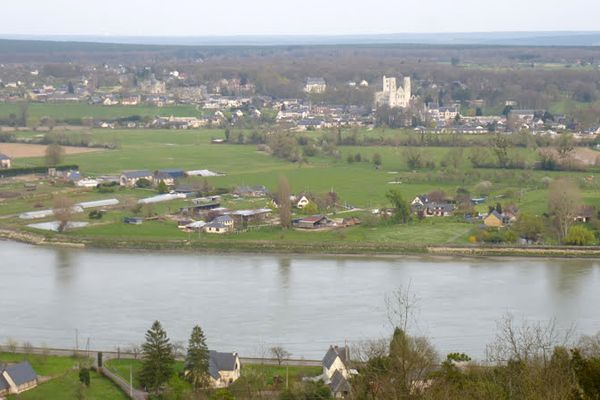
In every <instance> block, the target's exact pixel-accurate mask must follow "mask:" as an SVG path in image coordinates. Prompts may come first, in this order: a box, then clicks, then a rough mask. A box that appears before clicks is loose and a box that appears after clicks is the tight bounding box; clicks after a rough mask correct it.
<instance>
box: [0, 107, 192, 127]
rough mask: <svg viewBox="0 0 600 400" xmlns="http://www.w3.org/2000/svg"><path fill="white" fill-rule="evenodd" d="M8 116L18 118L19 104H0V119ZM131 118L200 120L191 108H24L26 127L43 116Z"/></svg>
mask: <svg viewBox="0 0 600 400" xmlns="http://www.w3.org/2000/svg"><path fill="white" fill-rule="evenodd" d="M10 114H16V115H19V105H18V104H14V103H0V116H2V117H7V116H8V115H10ZM134 115H139V116H141V117H155V116H162V117H168V116H171V115H173V116H175V117H200V116H202V111H201V110H200V111H198V110H197V109H196V106H194V105H176V106H175V105H174V106H164V107H154V106H147V105H140V106H122V105H115V106H103V105H91V104H87V103H31V104H29V108H28V121H27V122H28V124H29V125H35V124H37V123H39V121H40V120H41V119H42V118H43V117H50V118H53V119H55V120H64V119H69V118H71V119H73V118H95V119H102V118H106V119H115V118H124V117H130V116H134Z"/></svg>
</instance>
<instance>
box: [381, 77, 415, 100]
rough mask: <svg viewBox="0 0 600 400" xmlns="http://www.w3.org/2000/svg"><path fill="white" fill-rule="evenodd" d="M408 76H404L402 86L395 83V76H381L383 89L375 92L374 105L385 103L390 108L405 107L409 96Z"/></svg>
mask: <svg viewBox="0 0 600 400" xmlns="http://www.w3.org/2000/svg"><path fill="white" fill-rule="evenodd" d="M411 90H412V89H411V84H410V77H408V76H407V77H404V86H403V87H398V86H397V85H396V78H387V77H385V76H384V77H383V91H382V92H377V93H375V106H376V107H380V106H384V105H387V106H389V107H390V108H397V107H399V108H406V107H408V105H409V103H410V98H411V95H412V94H411Z"/></svg>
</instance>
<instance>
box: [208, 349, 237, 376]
mask: <svg viewBox="0 0 600 400" xmlns="http://www.w3.org/2000/svg"><path fill="white" fill-rule="evenodd" d="M236 358H237V357H236V354H235V353H221V352H218V351H214V350H211V351H210V352H209V359H208V372H209V374H210V376H212V377H213V378H214V379H219V377H220V375H219V371H233V370H234V369H235V361H236Z"/></svg>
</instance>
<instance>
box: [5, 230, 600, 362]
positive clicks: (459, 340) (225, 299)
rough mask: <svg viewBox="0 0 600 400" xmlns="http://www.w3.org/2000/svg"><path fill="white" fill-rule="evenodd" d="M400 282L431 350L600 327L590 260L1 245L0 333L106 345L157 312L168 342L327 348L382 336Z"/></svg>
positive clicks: (140, 332)
mask: <svg viewBox="0 0 600 400" xmlns="http://www.w3.org/2000/svg"><path fill="white" fill-rule="evenodd" d="M407 286H410V291H411V292H412V294H414V295H415V296H416V297H417V299H418V301H417V309H416V318H415V322H414V323H413V324H412V328H411V329H412V332H413V333H418V334H420V335H426V336H428V337H429V338H430V339H431V341H432V342H433V343H434V345H435V346H436V347H437V349H438V351H439V352H440V353H441V354H445V353H447V352H451V351H460V352H465V353H468V354H470V355H472V356H474V357H477V358H482V357H483V356H484V352H485V346H486V344H488V343H490V342H491V341H492V340H493V338H494V334H495V332H496V322H497V321H498V320H499V319H500V318H501V317H502V316H503V315H506V314H507V313H512V314H513V315H514V316H515V319H516V321H517V322H519V321H522V320H524V319H527V320H529V321H548V320H550V319H552V318H556V320H557V322H558V325H559V326H561V327H562V328H564V327H567V326H570V325H572V324H574V326H575V329H576V331H577V333H579V334H582V333H584V334H592V333H596V332H598V331H600V262H598V261H595V260H545V259H544V260H542V259H466V258H429V257H398V258H374V257H365V258H356V257H322V256H295V255H294V256H285V255H217V254H191V253H157V252H115V251H110V250H72V249H55V248H46V247H35V246H30V245H24V244H19V243H13V242H3V241H0V343H5V342H6V341H7V340H8V339H9V338H13V339H16V340H18V341H19V342H23V341H29V342H31V343H33V344H34V345H36V346H37V345H42V344H46V345H48V346H52V347H59V346H62V347H67V348H72V347H74V346H75V343H76V341H78V342H79V347H80V348H83V347H84V346H85V345H86V343H87V342H88V340H89V346H90V348H92V349H105V350H112V349H115V348H116V347H117V346H119V347H121V348H126V347H130V346H131V345H133V344H140V343H142V342H143V340H144V333H145V331H146V330H147V329H148V328H149V327H150V325H151V324H152V322H153V321H154V320H156V319H158V320H160V321H161V322H162V323H163V326H164V327H165V329H166V330H167V333H168V334H169V336H170V337H171V339H172V340H174V341H178V342H179V341H180V342H186V341H187V338H188V336H189V333H190V331H191V328H192V326H193V325H195V324H200V325H201V326H202V328H203V329H204V331H205V333H206V335H207V338H208V344H209V347H211V348H214V349H217V350H222V351H239V352H240V353H241V354H242V355H244V356H263V355H265V353H266V351H267V349H268V348H269V347H271V346H273V345H281V346H283V347H284V348H286V349H287V350H289V351H290V352H291V353H292V355H293V356H294V357H298V358H300V357H305V358H309V359H315V358H316V359H319V358H321V357H322V356H323V354H324V352H325V351H326V350H327V348H328V346H329V345H330V344H336V343H337V344H343V343H344V342H345V341H348V342H350V343H357V342H360V341H362V340H366V339H372V338H380V337H384V336H387V335H389V334H390V333H391V325H390V324H389V322H388V318H387V317H386V315H387V312H386V306H385V301H384V298H385V296H386V294H390V293H392V292H393V291H394V290H396V289H398V288H406V287H407Z"/></svg>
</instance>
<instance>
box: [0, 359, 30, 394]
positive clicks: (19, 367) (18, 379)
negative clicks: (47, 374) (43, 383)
mask: <svg viewBox="0 0 600 400" xmlns="http://www.w3.org/2000/svg"><path fill="white" fill-rule="evenodd" d="M0 371H2V372H4V371H6V373H7V374H8V376H10V379H12V380H13V382H14V383H15V384H16V385H17V386H21V385H22V384H24V383H27V382H31V381H35V380H36V379H37V374H36V373H35V371H34V370H33V368H32V367H31V364H29V362H28V361H22V362H20V363H18V364H12V365H7V366H5V367H3V368H0ZM6 388H8V382H6V380H4V378H2V377H1V375H0V389H6Z"/></svg>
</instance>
